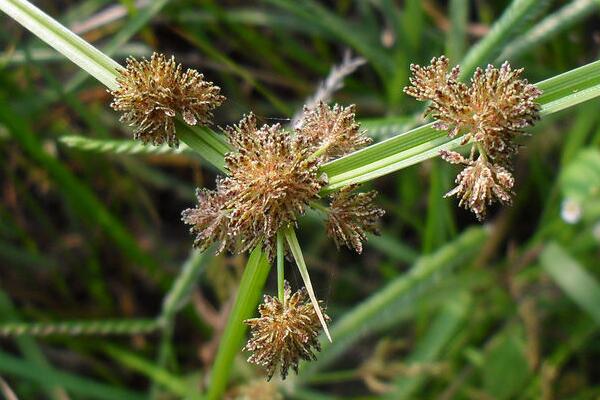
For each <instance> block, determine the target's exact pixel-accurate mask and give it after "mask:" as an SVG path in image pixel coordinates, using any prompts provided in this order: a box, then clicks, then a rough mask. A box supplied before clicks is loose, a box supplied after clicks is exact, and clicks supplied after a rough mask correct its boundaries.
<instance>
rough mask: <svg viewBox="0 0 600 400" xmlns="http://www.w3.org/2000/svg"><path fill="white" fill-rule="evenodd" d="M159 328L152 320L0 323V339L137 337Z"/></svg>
mask: <svg viewBox="0 0 600 400" xmlns="http://www.w3.org/2000/svg"><path fill="white" fill-rule="evenodd" d="M159 328H160V324H159V323H158V322H157V321H155V320H153V319H123V320H98V321H61V322H33V323H25V322H6V323H0V337H19V336H55V335H63V336H81V335H95V336H101V335H139V334H147V333H152V332H154V331H156V330H158V329H159Z"/></svg>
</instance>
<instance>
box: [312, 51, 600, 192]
mask: <svg viewBox="0 0 600 400" xmlns="http://www.w3.org/2000/svg"><path fill="white" fill-rule="evenodd" d="M537 86H538V87H539V88H540V89H542V90H543V91H544V93H543V94H542V96H541V97H540V99H539V103H540V104H541V105H542V111H541V115H542V116H548V115H550V114H553V113H556V112H558V111H561V110H564V109H566V108H569V107H573V106H575V105H577V104H580V103H583V102H585V101H587V100H590V99H592V98H595V97H598V96H600V61H595V62H593V63H590V64H587V65H585V66H583V67H580V68H576V69H574V70H571V71H568V72H565V73H563V74H561V75H558V76H555V77H553V78H550V79H547V80H545V81H542V82H539V83H538V84H537ZM460 141H461V138H456V139H450V138H448V137H447V136H446V133H445V132H444V131H437V130H435V129H433V124H428V125H424V126H420V127H418V128H415V129H412V130H410V131H408V132H404V133H402V134H399V135H397V136H394V137H392V138H390V139H387V140H385V141H383V142H380V143H377V144H375V145H373V146H369V147H367V148H365V149H362V150H359V151H357V152H354V153H352V154H350V155H347V156H345V157H342V158H339V159H337V160H334V161H331V162H329V163H327V164H325V165H324V166H323V167H322V168H321V170H322V171H323V172H324V173H326V174H327V176H328V178H329V184H328V186H327V187H326V188H325V191H331V190H335V189H339V188H341V187H344V186H347V185H349V184H352V183H361V182H366V181H369V180H372V179H375V178H378V177H380V176H383V175H386V174H389V173H392V172H395V171H398V170H400V169H402V168H406V167H408V166H411V165H414V164H416V163H418V162H421V161H423V160H426V159H428V158H432V157H436V156H438V155H439V152H440V150H445V149H455V148H456V147H458V145H459V142H460Z"/></svg>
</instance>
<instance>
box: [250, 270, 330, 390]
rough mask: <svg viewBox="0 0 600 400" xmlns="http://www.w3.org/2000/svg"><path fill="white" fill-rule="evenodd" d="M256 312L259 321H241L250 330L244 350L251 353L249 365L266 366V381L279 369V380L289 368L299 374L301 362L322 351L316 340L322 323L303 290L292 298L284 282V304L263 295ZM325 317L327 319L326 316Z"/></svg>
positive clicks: (285, 374)
mask: <svg viewBox="0 0 600 400" xmlns="http://www.w3.org/2000/svg"><path fill="white" fill-rule="evenodd" d="M321 310H322V311H323V312H324V309H323V308H321ZM258 311H259V313H260V317H259V318H253V319H248V320H246V321H244V322H245V323H246V324H247V325H248V326H250V330H251V338H250V340H248V343H247V344H246V346H245V347H244V349H245V350H247V351H251V352H252V355H251V356H250V358H248V362H251V363H253V364H257V365H261V366H263V367H265V369H266V372H267V380H270V379H271V378H272V377H273V374H274V373H275V370H276V369H277V367H278V366H279V369H280V374H281V378H282V379H285V378H286V376H287V373H288V370H289V368H290V367H291V368H292V369H293V370H294V371H295V372H296V373H298V363H299V362H300V360H307V361H310V360H315V359H316V356H315V351H320V350H321V346H320V344H319V341H318V336H319V332H320V330H321V323H320V322H319V318H318V316H317V313H316V312H315V309H314V308H313V306H312V304H311V303H310V301H309V300H308V295H307V292H306V289H304V288H303V289H301V290H299V291H297V292H296V293H294V294H293V295H292V291H291V289H290V286H289V284H288V283H287V282H286V283H285V296H284V301H283V303H282V302H280V301H279V299H277V298H275V297H271V296H267V295H265V296H264V302H263V304H261V305H260V306H259V308H258ZM324 317H325V319H326V320H327V321H328V320H329V317H328V316H327V315H326V314H324Z"/></svg>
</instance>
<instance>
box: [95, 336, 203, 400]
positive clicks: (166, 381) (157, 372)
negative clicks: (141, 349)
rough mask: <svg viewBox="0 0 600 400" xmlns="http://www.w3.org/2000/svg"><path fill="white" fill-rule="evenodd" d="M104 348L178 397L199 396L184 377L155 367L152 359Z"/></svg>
mask: <svg viewBox="0 0 600 400" xmlns="http://www.w3.org/2000/svg"><path fill="white" fill-rule="evenodd" d="M104 350H105V352H106V353H107V354H108V355H109V356H110V357H112V358H114V359H115V360H117V361H118V362H119V363H120V364H122V365H124V366H125V367H127V368H131V369H133V370H135V371H137V372H139V373H141V374H143V375H145V376H147V377H148V378H150V380H151V381H152V382H156V383H158V384H160V386H162V387H164V388H165V389H167V390H168V391H169V392H171V393H172V394H174V395H177V396H180V397H179V398H185V399H189V400H192V399H199V398H201V397H200V394H199V393H198V392H197V390H194V389H193V387H192V386H191V385H190V384H188V383H187V382H186V381H185V380H184V379H182V378H180V377H178V376H175V375H173V374H171V373H169V371H167V370H165V369H163V368H160V367H157V366H156V365H154V362H152V361H148V360H146V359H144V358H142V357H140V356H138V355H136V354H134V353H131V352H129V351H127V350H125V349H122V348H119V347H116V346H105V347H104Z"/></svg>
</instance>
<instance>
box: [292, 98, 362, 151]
mask: <svg viewBox="0 0 600 400" xmlns="http://www.w3.org/2000/svg"><path fill="white" fill-rule="evenodd" d="M354 112H355V106H354V105H351V106H348V107H342V106H340V105H338V104H336V105H335V106H333V108H331V107H329V106H328V105H327V104H325V103H323V102H319V103H318V104H317V105H316V106H315V107H314V108H312V109H309V108H306V107H305V108H304V116H303V118H302V125H301V126H300V127H299V128H297V129H296V134H297V135H298V136H300V137H302V138H304V139H305V140H306V141H307V143H308V144H309V145H310V147H311V149H312V151H313V152H314V151H319V152H320V153H321V154H320V157H321V158H322V159H323V161H328V160H332V159H335V158H338V157H341V156H344V155H346V154H348V153H351V152H353V151H355V150H358V149H360V148H362V147H364V146H366V145H368V144H369V143H371V139H370V138H369V137H367V136H365V131H363V130H361V129H360V125H359V124H358V123H357V122H356V121H355V119H354V118H355V116H354Z"/></svg>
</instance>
